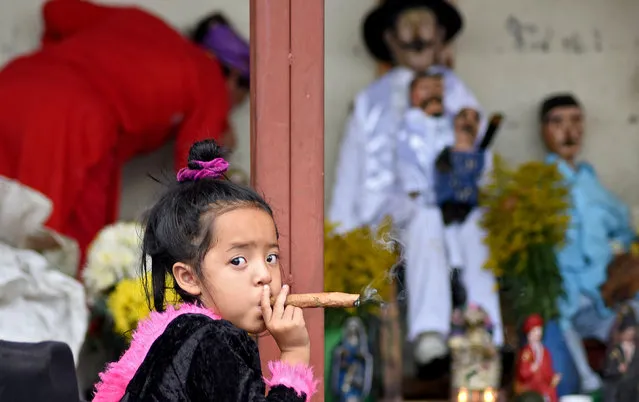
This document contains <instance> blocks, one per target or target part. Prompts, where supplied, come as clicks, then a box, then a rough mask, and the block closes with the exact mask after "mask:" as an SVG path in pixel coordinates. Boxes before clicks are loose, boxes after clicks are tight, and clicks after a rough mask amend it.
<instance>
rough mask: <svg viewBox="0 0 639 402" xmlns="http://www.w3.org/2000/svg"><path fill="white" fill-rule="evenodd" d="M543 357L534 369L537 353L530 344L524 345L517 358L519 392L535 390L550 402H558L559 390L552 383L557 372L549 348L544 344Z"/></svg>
mask: <svg viewBox="0 0 639 402" xmlns="http://www.w3.org/2000/svg"><path fill="white" fill-rule="evenodd" d="M542 350H543V357H542V358H541V362H540V363H539V366H538V367H537V368H536V369H535V370H534V369H533V364H534V362H535V354H534V352H533V348H532V347H531V346H530V345H526V346H524V347H523V348H522V349H521V351H520V352H519V357H518V359H517V382H518V388H519V392H525V391H535V392H538V393H540V394H541V395H543V396H546V397H548V399H549V400H550V402H557V391H556V389H555V387H554V386H553V385H552V381H553V377H554V375H555V372H554V371H553V368H552V358H551V356H550V352H548V349H546V348H545V347H543V346H542Z"/></svg>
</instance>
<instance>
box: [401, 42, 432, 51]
mask: <svg viewBox="0 0 639 402" xmlns="http://www.w3.org/2000/svg"><path fill="white" fill-rule="evenodd" d="M433 46H435V42H434V41H432V40H428V41H426V40H422V39H414V40H412V41H410V42H400V43H399V47H400V48H401V49H404V50H412V51H415V52H421V51H422V50H425V49H429V48H431V47H433Z"/></svg>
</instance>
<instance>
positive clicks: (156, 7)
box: [0, 0, 639, 218]
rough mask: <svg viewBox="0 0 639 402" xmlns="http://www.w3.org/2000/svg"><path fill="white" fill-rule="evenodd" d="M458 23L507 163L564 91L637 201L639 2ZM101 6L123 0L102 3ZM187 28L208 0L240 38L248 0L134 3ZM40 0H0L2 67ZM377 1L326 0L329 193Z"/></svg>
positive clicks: (137, 182)
mask: <svg viewBox="0 0 639 402" xmlns="http://www.w3.org/2000/svg"><path fill="white" fill-rule="evenodd" d="M457 1H458V4H459V6H460V7H461V9H462V11H463V13H464V14H465V16H466V21H467V24H466V29H465V32H464V33H463V34H462V36H461V37H460V39H459V41H458V43H457V47H456V51H457V62H456V66H457V67H456V68H457V70H458V72H459V74H460V75H461V76H462V77H463V78H464V79H465V81H466V82H467V84H468V85H469V86H470V87H471V88H472V89H473V90H474V91H475V92H476V94H477V96H478V97H479V99H480V100H481V102H482V103H483V105H484V106H485V108H486V109H487V110H488V111H502V112H504V113H505V115H506V121H505V124H504V128H503V129H502V131H501V132H500V133H499V137H498V139H497V142H496V147H497V150H498V151H500V152H501V153H502V154H504V155H505V156H507V157H508V158H509V159H511V160H513V161H524V160H527V159H530V158H537V157H540V156H542V149H541V144H540V141H539V139H538V136H537V131H538V127H537V121H536V112H537V105H538V102H539V100H540V99H541V98H542V97H543V96H544V95H545V94H547V93H549V92H552V91H556V90H571V91H573V92H574V93H575V94H577V95H578V96H579V97H580V98H581V99H582V101H583V103H584V105H585V107H586V109H587V113H588V120H587V137H586V149H585V152H584V157H585V158H587V159H589V160H590V161H592V162H593V163H594V164H595V166H596V168H597V170H598V171H599V173H600V175H601V177H602V178H603V181H604V182H605V183H606V184H607V185H609V186H610V187H611V188H612V189H614V190H615V191H616V192H618V193H619V194H620V195H621V196H622V197H623V199H624V200H625V201H627V202H628V203H630V204H632V205H639V186H636V185H635V184H636V176H635V174H634V173H635V172H637V171H639V158H636V157H635V155H634V152H637V150H639V135H638V134H639V123H638V122H639V28H637V27H636V23H635V20H636V16H638V15H639V2H637V1H636V0H534V1H533V0H481V1H477V0H457ZM105 2H106V3H129V1H123V0H118V1H116V0H109V1H105ZM132 2H133V3H137V4H140V5H142V6H144V7H148V8H149V9H151V10H153V11H155V12H157V13H159V14H160V15H162V16H163V17H165V18H166V19H167V21H169V22H170V23H172V24H174V25H175V26H176V27H177V28H179V29H186V28H188V27H190V26H191V24H192V23H193V22H194V21H196V20H197V18H198V17H200V16H202V15H203V14H205V13H207V12H209V11H210V10H212V9H219V10H222V11H224V12H225V13H227V14H228V15H229V17H230V18H231V20H232V21H233V22H234V23H235V24H236V25H237V26H238V27H239V29H240V30H241V31H242V32H243V33H244V34H246V35H247V36H248V32H249V8H248V7H249V6H248V5H249V2H248V0H243V1H237V0H217V1H214V2H212V1H208V0H206V1H205V0H189V1H188V2H176V1H175V0H146V1H142V0H133V1H132ZM41 3H42V0H2V1H1V2H0V65H1V64H2V63H3V61H5V60H7V59H9V58H10V57H13V56H14V55H16V54H19V53H21V52H24V51H28V50H30V49H33V48H34V47H35V46H36V44H37V38H38V35H39V32H40V22H39V7H40V5H41ZM376 3H377V1H376V0H357V1H352V0H351V1H344V0H326V33H325V38H326V59H325V68H326V77H325V80H326V137H325V140H326V145H325V147H326V185H327V188H326V196H327V199H328V197H329V196H330V191H331V187H332V181H333V178H334V176H335V172H334V163H335V159H336V155H337V151H338V147H339V141H340V138H341V135H342V132H343V127H344V123H345V119H346V116H347V113H348V107H349V105H350V102H351V101H352V99H353V97H354V95H355V94H356V93H357V91H358V90H359V89H361V88H363V87H364V86H365V85H366V84H367V83H369V82H370V81H371V80H372V79H373V78H374V76H375V63H374V62H373V61H372V60H371V59H370V58H369V57H368V54H367V52H366V50H365V48H364V45H363V43H362V40H361V34H360V21H361V19H362V18H363V16H364V14H365V13H366V12H367V10H368V9H370V8H371V7H372V6H373V5H374V4H376ZM248 115H249V108H248V105H245V106H244V107H243V108H241V109H240V110H237V111H236V112H235V114H234V116H233V122H234V124H235V126H236V129H237V133H238V136H239V149H238V152H237V154H236V155H235V157H234V162H235V163H236V165H239V166H241V167H242V168H244V169H245V170H247V171H248V165H249V123H248ZM171 157H172V156H171V153H170V144H169V145H167V146H166V147H165V148H163V149H161V150H159V151H158V152H156V153H154V154H152V155H148V156H143V157H140V158H137V159H136V160H134V161H132V162H131V163H129V165H128V166H127V167H126V168H125V182H124V191H123V199H122V201H123V204H122V214H121V215H122V217H123V218H134V217H136V216H137V215H138V213H139V211H140V210H141V209H142V208H143V207H144V206H145V205H146V204H148V202H149V201H150V200H151V199H152V198H153V197H154V195H155V193H156V190H157V189H158V186H157V184H155V183H153V182H152V181H150V180H149V179H148V178H147V173H151V174H154V175H160V176H162V175H163V174H169V175H170V174H172V173H171Z"/></svg>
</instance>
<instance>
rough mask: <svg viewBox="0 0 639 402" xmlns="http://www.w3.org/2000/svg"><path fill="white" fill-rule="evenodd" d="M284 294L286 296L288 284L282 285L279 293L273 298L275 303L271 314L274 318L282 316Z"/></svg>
mask: <svg viewBox="0 0 639 402" xmlns="http://www.w3.org/2000/svg"><path fill="white" fill-rule="evenodd" d="M286 296H288V285H284V286H282V290H281V291H280V294H278V295H277V298H276V299H275V304H274V305H273V316H274V317H275V318H282V316H283V315H284V303H286Z"/></svg>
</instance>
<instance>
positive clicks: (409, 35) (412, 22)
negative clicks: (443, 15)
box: [384, 7, 445, 71]
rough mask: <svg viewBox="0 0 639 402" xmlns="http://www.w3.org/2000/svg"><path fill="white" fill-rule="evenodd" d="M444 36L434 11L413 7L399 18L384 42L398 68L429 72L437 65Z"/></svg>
mask: <svg viewBox="0 0 639 402" xmlns="http://www.w3.org/2000/svg"><path fill="white" fill-rule="evenodd" d="M444 33H445V32H444V31H443V30H442V28H441V27H440V26H439V24H438V22H437V16H436V15H435V13H434V12H433V11H432V10H431V9H429V8H427V7H414V8H408V9H405V10H403V11H401V12H400V13H399V14H397V16H396V17H395V18H394V23H393V24H392V25H391V27H390V28H389V29H387V30H386V32H385V34H384V40H385V41H386V44H387V45H388V48H389V50H390V51H391V53H392V55H393V58H394V60H395V61H396V62H397V63H398V64H400V65H403V66H406V67H409V68H411V69H412V70H414V71H426V69H428V68H429V67H430V66H432V65H433V64H435V62H436V59H437V54H438V52H439V50H441V48H442V47H443V39H444Z"/></svg>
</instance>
